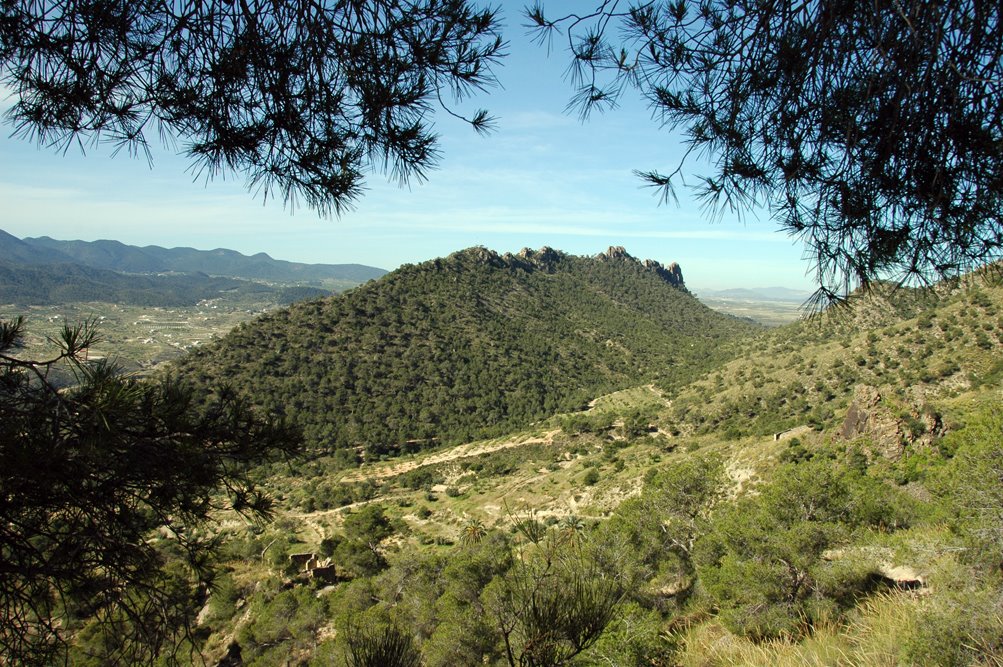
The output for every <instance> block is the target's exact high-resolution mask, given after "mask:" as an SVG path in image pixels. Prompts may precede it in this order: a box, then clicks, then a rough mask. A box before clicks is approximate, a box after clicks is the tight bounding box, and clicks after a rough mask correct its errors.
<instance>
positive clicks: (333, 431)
mask: <svg viewBox="0 0 1003 667" xmlns="http://www.w3.org/2000/svg"><path fill="white" fill-rule="evenodd" d="M758 330H759V328H758V327H757V326H756V325H754V324H751V323H749V322H747V321H744V320H739V319H737V318H734V317H730V316H726V315H722V314H719V313H717V312H715V311H712V310H710V309H709V308H707V307H706V306H704V305H702V304H701V303H700V302H699V301H697V300H696V299H695V298H694V297H693V296H692V295H691V294H690V293H689V292H688V291H687V290H686V288H685V285H684V284H683V281H682V274H681V271H680V270H679V268H678V266H676V265H671V266H670V267H668V268H666V267H663V266H662V265H660V264H658V263H657V262H651V261H648V262H644V263H642V262H640V261H638V260H636V259H634V258H632V257H630V256H629V255H627V254H626V253H625V252H623V250H622V248H611V249H610V251H609V252H607V253H603V254H601V255H598V256H596V257H576V256H571V255H566V254H564V253H561V252H558V251H555V250H551V249H549V248H543V249H541V250H539V251H531V250H524V251H522V252H521V253H519V254H518V255H509V254H506V255H498V254H496V253H494V252H492V251H490V250H486V249H484V248H471V249H468V250H464V251H461V252H457V253H454V254H453V255H450V256H449V257H446V258H443V259H436V260H433V261H430V262H425V263H423V264H419V265H407V266H403V267H401V268H400V269H398V270H396V271H394V272H393V273H391V274H388V275H387V276H385V277H383V278H382V279H380V280H378V281H374V282H370V283H368V284H366V285H364V286H362V287H359V288H357V289H355V290H352V291H350V292H346V293H344V294H341V295H337V296H334V297H330V298H327V299H323V300H319V301H313V302H305V303H300V304H295V305H293V306H291V307H290V308H288V309H283V310H280V311H276V312H274V313H270V314H268V315H266V316H264V317H262V318H260V319H258V320H255V321H253V322H250V323H247V324H245V325H241V326H240V327H238V328H236V329H235V330H234V331H232V332H231V333H230V334H229V335H227V336H226V337H225V338H223V339H222V340H221V341H219V342H217V343H215V344H213V345H212V346H210V347H208V348H206V349H204V350H201V351H199V352H198V353H196V354H194V355H192V356H190V357H188V358H186V359H185V360H183V361H182V363H181V364H180V368H179V370H180V371H181V372H182V373H184V374H187V375H190V376H191V377H193V378H195V379H197V380H198V381H200V382H204V383H206V384H214V383H216V382H220V381H223V382H229V383H232V384H235V385H237V387H238V389H241V390H242V391H244V392H245V393H246V394H248V395H249V396H250V397H251V398H252V399H253V400H254V402H255V403H257V404H258V405H260V406H262V407H264V408H265V409H267V410H271V411H275V412H278V413H285V414H286V415H288V416H289V417H291V418H292V419H293V420H295V421H296V422H298V423H299V424H301V425H302V426H303V427H304V430H305V432H306V434H307V437H308V440H309V441H310V442H311V443H312V444H314V445H315V446H319V447H324V448H344V447H349V446H358V445H364V446H366V447H367V448H369V450H370V451H372V452H376V453H379V452H383V451H387V450H390V449H392V448H394V447H397V446H399V445H401V444H402V443H405V442H408V441H412V442H413V441H433V440H437V441H439V442H443V443H448V442H457V441H461V440H465V439H468V438H471V437H475V436H487V435H492V434H500V433H504V432H506V431H509V430H511V429H512V428H513V427H514V426H518V425H523V424H526V423H528V422H531V421H533V420H536V419H539V418H542V417H545V416H549V415H552V414H554V413H555V412H558V411H563V410H569V409H572V408H575V407H580V406H581V405H582V404H583V403H584V402H586V401H587V400H588V399H590V398H592V397H594V396H597V395H599V394H601V393H603V392H606V391H610V390H613V389H616V388H620V387H624V386H628V385H636V384H638V383H641V382H646V381H655V380H660V381H661V382H662V383H663V384H665V383H672V382H674V381H682V380H686V379H689V378H691V377H693V376H695V375H696V374H697V373H699V371H700V370H702V369H705V368H706V367H708V366H709V365H710V364H711V363H714V362H719V361H721V359H722V358H723V357H724V356H726V355H727V354H728V353H727V351H726V350H727V349H728V347H729V346H726V345H725V343H727V342H728V341H731V340H734V339H736V338H738V337H742V336H748V335H751V334H753V333H754V332H756V331H758Z"/></svg>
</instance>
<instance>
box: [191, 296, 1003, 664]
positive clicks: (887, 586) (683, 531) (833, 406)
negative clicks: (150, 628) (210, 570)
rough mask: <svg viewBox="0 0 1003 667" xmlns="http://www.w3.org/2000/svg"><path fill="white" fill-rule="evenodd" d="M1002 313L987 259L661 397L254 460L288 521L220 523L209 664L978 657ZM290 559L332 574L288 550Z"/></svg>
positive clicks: (983, 641) (990, 570)
mask: <svg viewBox="0 0 1003 667" xmlns="http://www.w3.org/2000/svg"><path fill="white" fill-rule="evenodd" d="M1001 307H1003V288H1001V287H1000V286H999V285H997V284H996V283H995V282H994V280H992V279H991V277H990V279H983V278H973V279H972V280H970V281H968V282H967V283H965V284H960V285H956V286H954V287H950V288H948V287H943V288H942V289H940V290H939V291H937V292H911V291H895V292H890V293H874V294H871V295H869V296H867V297H866V298H861V299H860V300H859V303H858V304H857V307H856V308H855V309H853V310H849V311H846V312H844V313H842V314H839V315H838V316H836V317H830V319H824V320H809V321H805V322H800V323H797V324H795V325H792V326H790V327H786V328H784V329H780V330H776V331H772V332H768V333H766V334H760V335H758V336H757V337H755V338H746V339H744V340H743V345H744V349H743V350H742V351H741V353H739V354H738V355H737V356H736V357H735V358H734V359H731V360H730V361H725V362H724V363H719V364H718V365H716V366H714V367H713V368H711V369H710V370H708V371H707V372H706V373H705V374H704V375H703V376H702V377H700V378H698V379H696V380H695V381H693V382H691V383H689V384H688V385H686V386H685V387H683V388H682V389H679V390H676V391H675V392H674V393H666V392H664V391H659V390H657V389H656V388H654V387H651V386H650V385H649V386H639V387H636V388H633V389H630V390H626V391H621V392H617V393H615V394H612V395H609V396H604V397H602V398H600V399H598V400H596V401H593V402H592V407H591V408H590V409H588V410H586V411H579V412H572V413H567V414H563V415H557V416H555V418H553V419H550V420H546V421H543V422H541V423H540V424H538V425H536V426H535V427H534V428H533V429H531V430H528V431H525V432H523V433H522V434H519V435H512V436H509V438H508V439H506V438H496V439H492V440H486V441H483V442H480V443H475V444H472V445H465V446H463V447H459V448H456V449H454V450H446V451H444V452H435V453H418V454H414V455H409V456H406V457H404V458H402V459H394V460H391V461H386V462H383V463H376V464H371V465H367V466H363V467H362V468H361V469H359V470H355V471H351V472H347V473H346V472H344V471H342V472H338V471H339V470H341V469H342V467H343V465H344V458H343V457H341V456H329V457H318V458H313V459H311V460H310V461H308V462H303V463H301V464H298V465H297V466H296V468H295V472H294V474H292V475H290V474H289V470H288V469H286V468H283V467H272V468H268V469H262V470H261V471H260V473H259V474H260V475H261V480H262V482H263V483H264V484H266V485H267V486H268V488H270V490H271V491H272V492H273V493H274V494H275V495H276V496H277V497H279V498H281V499H282V500H281V503H282V505H283V507H284V508H285V511H284V518H281V519H279V521H278V522H276V524H274V525H272V526H270V527H264V528H256V529H254V530H251V531H246V530H242V529H237V528H234V529H232V533H231V534H230V538H229V541H228V544H229V547H228V548H229V549H230V552H229V560H228V561H227V562H228V564H229V568H230V571H229V574H227V575H226V576H225V577H224V580H223V582H222V583H221V590H222V591H224V592H225V593H224V594H221V595H216V594H214V595H213V596H212V597H211V598H210V601H209V603H208V608H209V609H211V610H218V612H216V611H214V615H212V616H211V617H209V618H211V619H212V620H208V621H206V623H205V625H204V626H202V627H203V629H204V630H205V632H206V633H207V639H206V641H205V643H204V644H202V645H201V650H202V652H203V655H206V656H209V657H210V658H212V657H213V656H219V655H222V654H223V652H224V649H226V648H227V647H229V648H230V649H231V650H232V649H233V647H234V646H239V648H240V650H241V654H242V659H243V660H244V664H253V665H272V664H281V662H282V661H284V660H287V659H289V657H290V656H293V660H294V661H295V662H298V663H300V664H349V665H371V664H423V665H474V664H478V665H480V664H492V665H559V664H577V665H598V664H604V665H608V664H615V665H636V666H638V667H640V666H641V665H698V664H699V665H722V666H723V665H736V664H757V665H776V664H786V665H801V664H840V665H842V664H845V665H872V664H878V665H968V664H996V662H998V661H999V660H1001V659H1003V646H1001V644H1000V640H999V638H1000V637H1001V636H1003V624H1001V621H1000V618H1001V612H1003V609H1001V608H1000V603H999V600H1000V591H1001V590H1003V581H1001V580H1000V577H999V568H998V564H999V560H1000V553H1001V552H1000V547H999V544H1000V541H999V534H1000V525H1001V523H1000V516H1001V509H1000V508H1001V507H1003V486H1001V484H1000V480H1001V479H1003V478H1001V477H1000V473H999V470H1000V468H1001V465H1000V461H1001V460H1003V451H1001V443H1003V421H1001V418H1000V414H1001V413H1000V409H999V406H1000V404H1001V400H1003V397H1001V396H1000V393H999V382H998V376H999V373H1000V371H999V368H998V366H999V363H998V360H999V358H1000V352H1001V350H1003V341H1001V339H1000V334H1001V332H1003V327H1001V326H1000V324H1001V323H1000V322H999V321H998V319H999V315H998V309H1000V308H1001ZM872 348H873V349H874V350H875V353H874V354H871V353H870V352H869V350H870V349H872ZM857 355H859V356H862V357H863V358H864V359H865V360H866V363H864V364H858V363H856V356H857ZM875 359H876V360H877V361H876V362H875V361H874V360H875ZM837 360H841V361H842V365H838V366H837V370H836V371H833V367H834V364H835V362H836V361H837ZM837 371H838V372H837ZM830 379H831V380H832V381H831V382H829V380H830ZM818 382H821V383H822V385H823V386H822V387H821V388H818V387H816V383H818ZM774 387H776V388H778V389H783V392H786V394H784V395H787V396H788V397H790V399H791V400H788V401H786V402H784V401H782V400H775V399H776V398H777V397H781V396H782V394H781V393H780V392H778V391H776V390H775V389H774ZM743 395H744V396H748V397H750V398H751V399H753V400H752V402H750V403H749V404H748V406H746V407H744V408H743V410H746V411H745V412H743V413H742V415H744V416H743V417H739V416H735V406H736V405H737V404H738V403H737V400H738V399H740V398H741V397H742V396H743ZM801 402H804V403H805V404H806V405H807V406H808V410H807V411H804V410H801V408H800V407H799V406H800V405H801ZM684 407H685V414H683V413H682V412H681V409H683V408H684ZM855 411H856V412H855ZM863 413H866V415H865V416H864V417H861V414H863ZM854 414H857V417H858V418H857V419H856V420H855V419H851V416H852V415H854ZM701 415H708V416H709V417H708V418H706V419H701ZM716 415H725V419H724V420H722V421H719V422H718V423H713V422H714V419H715V418H716V417H714V416H716ZM813 415H819V416H820V417H819V418H818V419H817V420H813ZM858 422H859V423H858ZM849 423H853V424H856V426H855V427H854V428H849V427H848V424H849ZM791 426H804V427H807V428H800V429H798V430H797V431H793V432H791V433H786V434H784V435H782V436H781V437H780V439H775V437H774V435H775V433H778V432H780V431H782V430H784V429H785V428H788V427H791ZM450 452H452V455H451V456H450V455H449V454H450ZM303 551H314V552H316V553H317V554H318V555H319V556H325V557H326V556H330V557H331V558H332V560H333V562H334V564H335V566H336V569H337V571H338V576H339V580H338V582H337V583H335V584H334V585H330V584H328V583H325V582H316V581H315V580H312V579H309V578H307V577H306V576H305V575H304V574H303V573H302V572H301V571H299V570H298V569H297V568H296V567H294V566H292V565H291V563H290V560H289V554H293V553H297V552H303ZM248 605H255V606H253V607H251V608H250V609H251V610H250V611H249V612H248V611H246V610H247V609H248V608H249V607H248ZM238 607H239V608H240V609H241V610H242V611H237V608H238ZM279 619H281V621H280V620H279ZM544 627H546V628H549V629H550V631H546V632H545V631H543V630H542V628H544Z"/></svg>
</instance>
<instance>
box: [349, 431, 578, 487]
mask: <svg viewBox="0 0 1003 667" xmlns="http://www.w3.org/2000/svg"><path fill="white" fill-rule="evenodd" d="M560 432H561V429H559V428H558V429H554V430H552V431H547V432H546V433H544V434H543V436H542V437H523V438H514V439H512V440H506V441H504V442H487V443H480V444H478V443H469V444H466V445H459V446H457V447H454V448H452V449H449V450H447V451H444V452H438V453H435V454H430V455H428V456H426V457H424V458H421V459H415V460H411V461H393V462H387V463H378V464H373V465H366V466H363V467H362V468H359V469H357V470H353V471H351V472H349V473H348V474H346V475H345V476H344V477H342V478H341V481H342V482H361V481H363V480H367V479H383V478H385V477H396V476H397V475H402V474H404V473H406V472H409V471H411V470H415V469H416V468H423V467H425V466H431V465H437V464H439V463H448V462H450V461H455V460H456V459H462V458H467V457H469V456H480V455H482V454H490V453H491V452H497V451H499V450H502V449H511V448H513V447H523V446H525V445H550V444H553V442H554V436H555V435H557V434H558V433H560Z"/></svg>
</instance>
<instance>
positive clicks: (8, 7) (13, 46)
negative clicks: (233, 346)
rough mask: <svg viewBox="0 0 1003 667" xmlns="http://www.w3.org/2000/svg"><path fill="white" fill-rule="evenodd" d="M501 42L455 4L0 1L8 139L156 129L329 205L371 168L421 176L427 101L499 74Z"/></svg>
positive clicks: (123, 138)
mask: <svg viewBox="0 0 1003 667" xmlns="http://www.w3.org/2000/svg"><path fill="white" fill-rule="evenodd" d="M503 48H504V46H503V43H502V41H501V38H500V36H499V34H498V17H497V14H496V13H495V12H494V11H491V10H481V9H475V8H473V7H471V6H470V5H469V4H468V3H467V2H464V1H462V0H417V1H408V0H404V1H402V0H377V1H373V2H307V1H304V0H300V1H297V2H282V3H275V2H264V1H262V0H241V1H240V2H190V1H184V2H150V1H142V2H106V1H104V0H51V1H46V2H34V1H32V2H28V1H22V2H4V3H3V4H2V5H0V84H3V85H5V86H7V87H9V88H10V89H12V90H13V92H14V99H15V103H14V106H13V107H12V108H11V109H10V110H9V111H8V112H7V115H8V118H9V120H10V121H11V122H12V123H13V125H14V128H15V133H16V134H18V135H20V136H22V137H26V138H29V139H33V140H35V141H37V142H38V143H39V144H42V145H46V146H53V147H55V148H57V149H60V150H66V149H67V148H69V147H70V146H71V145H73V144H74V143H79V144H80V145H81V146H82V145H83V144H84V143H98V142H106V143H109V144H111V145H113V146H115V148H116V150H119V149H121V150H125V151H128V152H130V153H140V154H143V153H145V154H147V155H149V147H148V135H149V134H151V133H154V134H159V135H160V136H161V137H162V138H164V139H165V141H166V142H168V143H174V142H175V141H176V142H177V143H178V144H180V146H181V148H182V149H183V150H184V152H185V153H186V154H187V155H188V156H189V157H190V158H191V160H192V164H193V167H194V169H195V171H196V172H197V173H199V174H203V175H205V176H206V177H209V178H212V177H216V176H220V177H222V176H225V175H228V174H237V175H242V176H245V177H246V178H247V181H248V186H249V188H251V189H252V190H256V191H258V192H260V193H261V194H262V196H264V197H269V196H275V195H277V196H280V197H282V198H283V199H284V200H285V201H286V202H287V203H288V204H290V205H295V204H297V203H301V204H306V205H307V206H309V207H311V208H314V209H316V210H318V211H319V212H321V213H324V214H326V213H329V212H331V211H332V210H333V211H334V212H339V213H340V212H341V211H342V210H343V209H344V208H345V207H346V206H348V205H351V203H352V202H353V201H354V199H355V198H356V197H358V196H359V194H361V191H362V181H363V178H364V176H365V175H366V174H367V173H368V172H370V171H374V170H375V171H382V172H385V173H388V174H389V175H391V176H392V177H393V178H396V179H398V180H400V181H401V182H406V181H408V180H409V179H410V178H412V177H418V178H422V177H424V175H425V173H426V171H427V170H428V169H429V168H430V167H432V166H434V165H435V164H436V161H437V158H438V151H437V147H436V136H435V133H434V131H433V129H432V127H431V125H430V123H429V120H428V116H429V115H430V113H431V111H432V109H433V108H434V107H435V106H442V107H443V108H445V110H446V111H447V112H449V113H453V114H454V115H455V112H452V111H451V110H450V109H449V108H448V107H447V106H446V105H447V104H448V103H451V102H450V100H453V99H459V98H462V97H463V96H465V95H467V94H468V93H470V92H472V91H473V90H476V89H480V88H484V87H486V86H489V85H491V84H493V83H494V76H493V74H492V73H491V65H492V64H493V63H495V62H496V61H497V59H498V58H499V57H500V55H501V53H502V51H503ZM469 122H470V123H471V125H473V127H474V128H475V129H478V130H485V129H487V128H489V126H490V123H491V119H490V117H489V116H488V114H487V113H486V112H484V111H478V112H477V113H476V114H475V115H473V116H472V117H471V118H470V119H469Z"/></svg>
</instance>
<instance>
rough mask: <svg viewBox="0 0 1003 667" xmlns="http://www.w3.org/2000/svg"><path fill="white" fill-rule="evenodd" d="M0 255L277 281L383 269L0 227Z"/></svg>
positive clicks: (350, 276)
mask: <svg viewBox="0 0 1003 667" xmlns="http://www.w3.org/2000/svg"><path fill="white" fill-rule="evenodd" d="M0 260H2V261H7V262H12V263H17V264H80V265H83V266H87V267H90V268H92V269H104V270H108V271H120V272H123V273H166V272H177V273H206V274H208V275H212V276H226V277H230V278H244V279H254V280H273V281H279V282H295V281H304V282H305V281H323V280H348V281H352V282H354V283H363V282H365V281H367V280H372V279H373V278H379V277H380V276H382V275H384V274H385V273H386V271H385V270H383V269H378V268H375V267H372V266H364V265H362V264H303V263H299V262H287V261H284V260H279V259H272V258H271V257H270V256H268V255H267V254H265V253H263V252H259V253H257V254H255V255H251V256H247V255H243V254H241V253H239V252H237V251H235V250H227V249H224V248H217V249H215V250H196V249H194V248H162V247H160V246H155V245H151V246H144V247H138V246H132V245H126V244H124V243H121V242H119V241H108V240H99V241H57V240H55V239H52V238H49V237H48V236H40V237H38V238H25V239H18V238H16V237H14V236H12V235H11V234H8V233H7V232H4V231H3V230H0Z"/></svg>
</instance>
